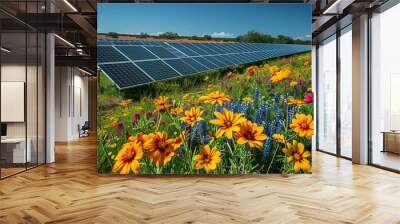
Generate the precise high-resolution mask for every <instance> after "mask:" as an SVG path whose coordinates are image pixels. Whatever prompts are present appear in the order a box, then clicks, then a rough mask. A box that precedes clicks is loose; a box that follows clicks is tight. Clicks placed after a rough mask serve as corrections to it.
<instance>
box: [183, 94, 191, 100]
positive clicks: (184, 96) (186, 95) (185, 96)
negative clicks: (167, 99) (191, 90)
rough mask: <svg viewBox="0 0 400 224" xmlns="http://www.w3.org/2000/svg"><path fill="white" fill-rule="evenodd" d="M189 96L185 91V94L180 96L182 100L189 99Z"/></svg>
mask: <svg viewBox="0 0 400 224" xmlns="http://www.w3.org/2000/svg"><path fill="white" fill-rule="evenodd" d="M189 96H190V95H189V94H188V93H186V94H185V95H183V96H182V100H183V101H187V100H189Z"/></svg>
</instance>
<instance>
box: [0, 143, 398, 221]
mask: <svg viewBox="0 0 400 224" xmlns="http://www.w3.org/2000/svg"><path fill="white" fill-rule="evenodd" d="M313 162H314V164H313V174H312V175H298V176H290V177H288V178H285V177H282V176H281V175H268V176H266V175H255V176H245V175H240V176H222V177H207V176H200V177H196V176H190V177H181V176H179V177H174V176H168V177H160V176H158V177H133V176H119V175H99V174H97V173H96V164H95V163H96V141H95V139H94V138H93V137H91V138H85V139H82V140H80V141H74V142H70V143H68V144H57V146H56V163H54V164H49V165H46V166H41V167H38V168H36V169H33V170H29V171H27V172H26V173H22V174H19V175H16V176H13V177H10V178H7V179H5V180H2V181H0V202H1V203H0V223H291V224H293V223H400V212H399V211H400V200H399V198H400V175H399V174H395V173H391V172H388V171H384V170H380V169H377V168H374V167H370V166H361V165H354V164H352V163H351V162H350V161H347V160H343V159H339V158H336V157H333V156H330V155H326V154H323V153H320V152H314V153H313Z"/></svg>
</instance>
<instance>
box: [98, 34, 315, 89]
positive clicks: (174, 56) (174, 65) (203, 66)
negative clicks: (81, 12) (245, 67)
mask: <svg viewBox="0 0 400 224" xmlns="http://www.w3.org/2000/svg"><path fill="white" fill-rule="evenodd" d="M97 44H98V45H99V47H98V63H100V64H99V67H100V69H103V71H105V72H106V71H107V72H106V73H107V75H109V74H108V73H110V74H111V75H109V76H110V78H111V79H112V80H114V82H115V83H116V84H117V85H118V86H119V87H121V88H124V87H131V86H136V85H140V84H144V83H149V82H154V80H164V79H169V78H174V77H179V76H181V75H190V74H194V73H198V72H204V71H208V70H213V69H218V68H223V67H228V66H233V65H239V64H246V63H250V62H255V61H261V60H265V59H269V58H274V57H281V56H286V55H291V54H296V53H300V52H305V51H310V50H311V46H309V45H288V44H263V43H205V42H201V43H200V42H163V41H148V40H133V41H117V40H112V41H110V40H98V42H97ZM109 45H113V46H109ZM200 55H202V56H200ZM160 59H161V60H160ZM129 60H132V61H134V63H128V61H129ZM121 62H122V63H121ZM104 63H105V64H104ZM117 68H118V69H117ZM129 70H132V71H133V73H132V74H133V75H132V74H131V73H130V72H129ZM143 75H144V76H143ZM149 76H151V77H149ZM143 77H144V78H143ZM131 79H132V80H131ZM138 80H139V81H138Z"/></svg>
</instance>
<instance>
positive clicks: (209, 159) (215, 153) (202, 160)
mask: <svg viewBox="0 0 400 224" xmlns="http://www.w3.org/2000/svg"><path fill="white" fill-rule="evenodd" d="M193 160H194V161H197V163H196V166H195V169H196V170H200V169H203V168H204V169H205V170H206V172H207V173H208V172H210V171H212V170H215V169H216V168H217V164H218V163H220V162H221V153H220V152H219V150H218V149H217V148H216V147H214V148H213V149H210V146H209V145H202V146H201V147H200V153H199V154H198V155H196V156H194V158H193Z"/></svg>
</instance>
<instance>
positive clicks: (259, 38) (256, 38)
mask: <svg viewBox="0 0 400 224" xmlns="http://www.w3.org/2000/svg"><path fill="white" fill-rule="evenodd" d="M100 34H103V35H106V36H109V37H111V38H118V37H119V36H128V37H138V38H155V39H157V38H162V39H191V40H216V41H237V42H246V43H274V44H310V43H311V40H303V39H294V38H292V37H288V36H285V35H278V36H276V37H274V36H271V35H269V34H263V33H260V32H257V31H249V32H247V33H246V34H244V35H241V36H238V37H236V38H223V37H212V36H211V35H204V36H179V34H177V33H174V32H165V33H161V34H159V35H150V34H147V33H140V34H119V33H115V32H109V33H100Z"/></svg>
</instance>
